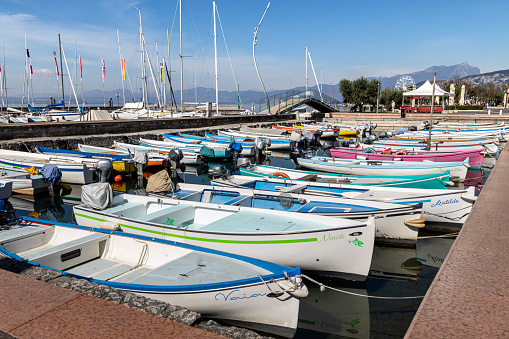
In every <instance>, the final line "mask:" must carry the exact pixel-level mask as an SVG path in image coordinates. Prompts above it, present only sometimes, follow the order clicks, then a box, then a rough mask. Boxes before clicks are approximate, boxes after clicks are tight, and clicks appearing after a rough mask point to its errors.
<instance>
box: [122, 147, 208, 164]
mask: <svg viewBox="0 0 509 339" xmlns="http://www.w3.org/2000/svg"><path fill="white" fill-rule="evenodd" d="M114 145H115V149H116V150H117V151H120V152H125V153H130V154H133V155H134V153H135V152H145V153H147V154H148V156H149V159H148V163H147V166H162V164H163V159H164V158H165V157H167V156H168V154H169V153H170V152H171V151H172V150H173V151H177V150H179V149H178V148H174V149H168V148H162V147H151V146H143V145H133V144H126V143H123V142H117V141H114ZM198 152H199V149H198ZM182 155H183V156H184V157H183V158H182V160H180V162H181V163H184V164H188V165H194V164H200V163H203V159H202V158H201V157H200V154H199V153H196V150H183V151H182Z"/></svg>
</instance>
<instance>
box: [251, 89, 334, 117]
mask: <svg viewBox="0 0 509 339" xmlns="http://www.w3.org/2000/svg"><path fill="white" fill-rule="evenodd" d="M311 99H314V100H317V101H320V102H322V103H324V104H326V105H328V106H330V107H331V108H333V109H335V110H338V109H339V107H340V105H341V103H340V102H339V101H338V100H336V99H334V98H332V97H330V96H328V95H325V94H323V93H320V92H319V91H288V92H284V93H280V94H276V95H273V96H270V97H269V105H270V113H271V114H275V113H280V112H281V111H286V110H287V109H290V108H293V107H295V106H296V105H297V106H300V104H303V101H306V100H311ZM267 109H268V107H267V99H261V100H260V105H259V107H258V112H263V111H266V110H267Z"/></svg>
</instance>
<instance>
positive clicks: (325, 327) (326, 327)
mask: <svg viewBox="0 0 509 339" xmlns="http://www.w3.org/2000/svg"><path fill="white" fill-rule="evenodd" d="M320 329H322V330H329V331H331V330H335V331H337V332H338V333H339V332H341V331H342V330H343V328H342V326H341V325H336V324H331V323H326V322H320Z"/></svg>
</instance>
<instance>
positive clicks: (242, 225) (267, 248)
mask: <svg viewBox="0 0 509 339" xmlns="http://www.w3.org/2000/svg"><path fill="white" fill-rule="evenodd" d="M82 200H83V199H82ZM233 202H234V201H233V200H232V201H231V203H233ZM74 214H75V217H76V221H77V222H78V224H80V225H83V226H93V225H95V224H96V223H97V221H101V222H106V223H109V224H111V225H116V224H118V225H120V226H121V227H122V228H123V229H124V230H125V231H128V232H132V233H135V234H142V235H150V236H153V237H159V238H164V239H167V240H172V241H185V242H186V243H188V244H192V245H199V246H203V247H207V248H211V249H217V250H219V249H220V250H223V251H228V252H231V253H235V254H240V255H245V256H249V257H253V258H258V259H261V260H267V261H272V262H275V263H279V264H285V266H291V267H295V266H300V267H301V268H302V269H303V270H309V271H315V272H318V273H321V274H326V275H334V276H342V277H345V278H350V279H356V280H363V279H365V276H366V275H367V273H368V271H369V265H370V263H371V254H372V251H373V243H374V237H375V223H374V220H373V218H370V219H369V220H368V221H367V222H360V221H356V220H348V219H343V218H333V217H327V216H316V215H307V214H301V213H291V212H282V211H275V210H274V211H271V213H267V211H266V210H264V209H258V208H250V207H243V206H231V204H230V205H228V204H226V205H225V204H222V205H218V204H210V203H204V202H195V201H180V200H174V199H162V198H159V197H147V196H138V195H130V194H121V195H117V196H115V197H114V198H113V201H112V204H111V205H110V206H109V207H108V208H105V209H103V210H98V209H94V208H92V207H91V206H90V205H89V204H82V205H78V206H74Z"/></svg>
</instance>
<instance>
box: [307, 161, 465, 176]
mask: <svg viewBox="0 0 509 339" xmlns="http://www.w3.org/2000/svg"><path fill="white" fill-rule="evenodd" d="M298 161H299V166H300V167H303V168H309V169H311V170H314V171H322V172H331V173H341V174H347V175H385V176H392V175H394V176H402V175H423V174H441V173H444V172H445V171H449V172H450V174H451V176H455V177H457V179H458V181H460V182H463V180H465V177H466V175H467V170H468V168H469V167H470V165H469V164H468V162H469V159H465V160H464V161H463V162H461V161H458V162H413V161H384V160H351V159H336V158H331V157H318V156H314V157H310V158H299V160H298Z"/></svg>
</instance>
